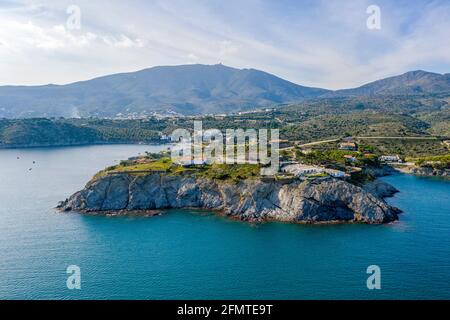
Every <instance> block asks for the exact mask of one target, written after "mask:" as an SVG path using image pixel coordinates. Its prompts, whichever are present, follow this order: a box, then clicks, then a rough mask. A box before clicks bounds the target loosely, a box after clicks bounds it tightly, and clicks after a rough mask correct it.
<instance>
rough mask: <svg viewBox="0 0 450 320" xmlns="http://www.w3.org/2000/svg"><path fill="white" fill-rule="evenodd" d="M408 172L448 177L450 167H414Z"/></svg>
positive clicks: (418, 174) (426, 175)
mask: <svg viewBox="0 0 450 320" xmlns="http://www.w3.org/2000/svg"><path fill="white" fill-rule="evenodd" d="M407 172H408V173H411V174H414V175H417V176H425V177H447V178H449V177H450V169H438V168H432V167H412V168H410V169H409V170H408V171H407Z"/></svg>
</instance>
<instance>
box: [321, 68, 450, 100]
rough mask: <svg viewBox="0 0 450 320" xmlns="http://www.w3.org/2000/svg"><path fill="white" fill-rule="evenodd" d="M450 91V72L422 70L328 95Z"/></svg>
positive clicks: (405, 93)
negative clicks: (441, 72) (440, 72)
mask: <svg viewBox="0 0 450 320" xmlns="http://www.w3.org/2000/svg"><path fill="white" fill-rule="evenodd" d="M443 92H447V93H448V92H450V73H446V74H439V73H432V72H426V71H422V70H416V71H410V72H407V73H404V74H402V75H399V76H394V77H389V78H385V79H381V80H377V81H374V82H371V83H368V84H365V85H363V86H361V87H358V88H354V89H345V90H337V91H335V92H332V93H329V94H327V96H363V95H376V94H382V95H411V94H431V93H443Z"/></svg>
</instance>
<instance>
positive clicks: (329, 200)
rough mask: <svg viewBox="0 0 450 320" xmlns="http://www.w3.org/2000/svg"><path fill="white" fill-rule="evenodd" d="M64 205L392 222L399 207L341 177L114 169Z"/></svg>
mask: <svg viewBox="0 0 450 320" xmlns="http://www.w3.org/2000/svg"><path fill="white" fill-rule="evenodd" d="M59 208H60V209H61V210H64V211H71V210H74V211H81V212H95V213H98V212H100V213H108V212H118V211H123V210H125V212H128V211H130V212H131V211H136V210H157V209H168V208H204V209H211V210H216V211H220V212H221V213H223V214H224V215H227V216H230V217H233V218H237V219H240V220H244V221H270V220H276V221H287V222H304V223H320V222H322V223H332V222H361V223H371V224H372V223H374V224H376V223H386V222H390V221H394V220H396V219H397V213H398V212H399V210H398V209H396V208H393V207H390V206H389V205H387V204H386V203H385V202H384V201H383V200H382V199H380V198H379V197H377V196H376V195H374V194H372V193H370V192H367V191H365V190H363V189H362V188H359V187H357V186H354V185H352V184H349V183H347V182H345V181H341V180H337V179H331V178H330V179H326V180H321V181H307V182H299V181H296V182H292V183H290V184H280V183H277V182H269V183H267V182H262V181H259V180H244V181H241V182H239V183H237V184H235V183H231V182H230V183H227V182H216V181H214V180H210V179H202V178H195V177H183V176H171V175H164V174H162V175H161V174H156V173H155V174H151V175H145V176H132V175H127V174H120V175H108V176H105V177H103V178H100V179H97V180H93V181H91V182H89V183H88V184H87V185H86V187H85V188H84V189H83V190H81V191H79V192H77V193H75V194H74V195H72V196H71V197H70V198H69V199H67V200H66V201H64V202H62V203H61V204H60V206H59Z"/></svg>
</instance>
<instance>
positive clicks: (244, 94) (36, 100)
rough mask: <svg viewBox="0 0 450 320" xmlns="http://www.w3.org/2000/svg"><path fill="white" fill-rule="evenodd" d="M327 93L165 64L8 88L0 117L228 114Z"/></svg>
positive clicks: (255, 75)
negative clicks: (118, 72)
mask: <svg viewBox="0 0 450 320" xmlns="http://www.w3.org/2000/svg"><path fill="white" fill-rule="evenodd" d="M327 92H328V90H325V89H319V88H309V87H303V86H300V85H297V84H294V83H292V82H289V81H286V80H283V79H281V78H278V77H276V76H274V75H271V74H269V73H266V72H263V71H259V70H255V69H235V68H230V67H227V66H224V65H222V64H218V65H182V66H164V67H154V68H149V69H144V70H141V71H137V72H130V73H120V74H114V75H109V76H104V77H100V78H95V79H92V80H88V81H82V82H76V83H72V84H68V85H45V86H2V87H0V118H1V117H6V118H18V117H23V118H28V117H52V116H53V117H54V116H64V117H79V116H81V117H87V116H100V117H111V116H117V115H119V114H124V115H132V114H136V115H144V114H151V113H152V112H158V113H167V112H172V113H180V114H184V115H196V114H205V113H224V112H235V111H242V110H248V109H253V108H255V107H265V106H272V105H276V104H282V103H288V102H294V101H299V100H302V99H305V98H314V97H318V96H320V95H323V94H326V93H327Z"/></svg>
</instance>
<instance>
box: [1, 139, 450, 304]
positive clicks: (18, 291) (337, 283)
mask: <svg viewBox="0 0 450 320" xmlns="http://www.w3.org/2000/svg"><path fill="white" fill-rule="evenodd" d="M157 149H158V147H149V146H92V147H74V148H56V149H30V150H0V164H1V165H0V298H2V299H60V298H62V299H79V298H82V299H85V298H98V299H107V298H114V299H117V298H125V299H131V298H133V299H168V298H171V299H185V298H193V299H197V298H198V299H206V298H230V299H239V298H244V299H258V298H266V299H282V298H283V299H284V298H285V299H304V298H306V299H310V298H324V299H336V298H341V299H342V298H343V299H353V298H360V299H361V298H362V299H380V298H389V299H402V298H445V299H449V298H450V182H445V181H443V180H437V179H426V178H416V177H412V176H407V175H397V176H391V177H388V178H385V180H387V181H388V182H390V183H392V184H393V185H394V186H396V187H397V188H398V189H400V190H401V193H400V194H398V195H397V196H396V197H395V198H393V199H390V202H391V203H392V204H393V205H396V206H398V207H400V208H402V209H403V210H404V211H405V213H404V214H403V215H402V216H401V221H400V222H398V223H395V224H391V225H384V226H364V225H347V226H345V225H341V226H299V225H289V224H281V223H272V224H264V225H258V226H254V225H250V224H245V223H240V222H233V221H229V220H227V219H224V218H220V217H216V216H214V215H212V214H208V213H205V212H183V211H170V212H168V213H167V214H166V215H164V216H160V217H154V218H102V217H88V216H81V215H78V214H74V213H70V214H60V213H55V211H54V210H53V209H52V207H54V206H55V205H56V204H57V202H58V201H59V200H63V199H65V198H66V197H67V196H68V195H70V194H71V193H73V192H75V191H77V190H79V189H81V188H82V187H83V186H84V184H85V183H86V182H87V180H88V179H89V178H90V177H91V176H92V175H93V174H94V173H95V172H96V171H97V170H99V169H101V168H103V167H104V166H106V165H111V164H114V160H117V159H123V158H126V157H128V156H131V155H135V154H137V153H139V152H143V151H145V150H148V151H156V150H157ZM17 157H19V158H20V159H17ZM33 161H35V162H36V163H35V164H33ZM30 168H32V170H29V169H30ZM373 264H375V265H379V266H380V267H381V272H382V279H381V280H382V290H379V291H369V290H368V289H367V287H366V279H367V275H366V268H367V267H368V266H369V265H373ZM68 265H78V266H80V267H81V275H82V288H81V290H75V291H70V290H68V289H67V287H66V276H67V275H66V272H65V271H66V268H67V266H68Z"/></svg>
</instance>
